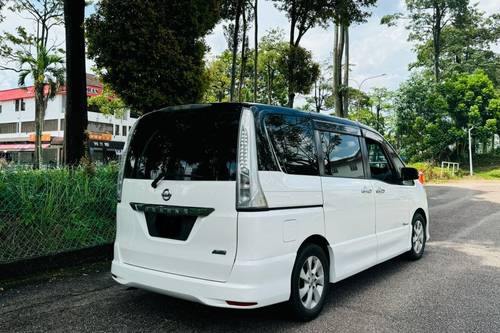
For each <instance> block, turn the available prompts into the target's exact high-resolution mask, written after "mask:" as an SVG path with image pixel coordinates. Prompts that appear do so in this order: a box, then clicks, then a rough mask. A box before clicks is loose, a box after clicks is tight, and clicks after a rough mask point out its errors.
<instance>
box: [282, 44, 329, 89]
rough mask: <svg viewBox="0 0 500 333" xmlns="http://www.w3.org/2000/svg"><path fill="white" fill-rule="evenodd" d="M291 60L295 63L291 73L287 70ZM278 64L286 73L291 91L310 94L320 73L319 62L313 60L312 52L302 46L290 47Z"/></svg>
mask: <svg viewBox="0 0 500 333" xmlns="http://www.w3.org/2000/svg"><path fill="white" fill-rule="evenodd" d="M291 58H293V61H292V60H290V59H291ZM290 62H291V63H293V67H292V72H291V73H290V72H289V71H288V70H287V69H288V64H289V63H290ZM277 65H278V68H279V70H280V72H281V73H285V77H286V80H287V82H288V85H289V91H291V92H293V93H294V94H297V93H298V94H308V93H309V92H310V91H311V87H312V85H313V84H314V82H315V81H316V80H317V79H318V77H319V74H320V70H319V64H318V63H316V62H314V61H313V59H312V54H311V52H310V51H308V50H306V49H305V48H303V47H300V46H295V47H291V48H290V47H288V48H287V49H286V51H285V52H284V53H283V54H281V56H280V57H279V58H278V62H277Z"/></svg>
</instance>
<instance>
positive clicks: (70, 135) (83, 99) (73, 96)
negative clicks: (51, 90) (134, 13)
mask: <svg viewBox="0 0 500 333" xmlns="http://www.w3.org/2000/svg"><path fill="white" fill-rule="evenodd" d="M84 15H85V0H65V1H64V22H65V28H66V112H65V125H64V160H65V163H66V164H67V165H78V164H79V163H80V160H81V159H82V157H84V156H85V144H86V142H85V141H86V140H87V137H86V135H85V130H86V129H87V122H88V119H87V82H86V73H85V36H84Z"/></svg>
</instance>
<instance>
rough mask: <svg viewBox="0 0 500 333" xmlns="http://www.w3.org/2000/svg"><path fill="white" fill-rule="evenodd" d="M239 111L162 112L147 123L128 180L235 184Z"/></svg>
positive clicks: (133, 146) (130, 158) (136, 139)
mask: <svg viewBox="0 0 500 333" xmlns="http://www.w3.org/2000/svg"><path fill="white" fill-rule="evenodd" d="M240 113H241V110H240V109H234V108H232V109H228V110H224V109H223V110H218V109H216V108H204V109H197V110H176V111H158V112H155V113H153V114H151V115H148V116H146V117H144V118H142V119H141V120H140V122H139V124H138V125H137V128H136V131H135V133H134V136H133V138H132V141H131V143H130V148H129V149H128V153H127V158H126V161H125V178H134V179H155V178H156V177H158V176H159V175H160V174H163V175H164V176H163V178H164V179H170V180H193V181H195V180H235V179H236V150H237V141H238V127H239V119H240Z"/></svg>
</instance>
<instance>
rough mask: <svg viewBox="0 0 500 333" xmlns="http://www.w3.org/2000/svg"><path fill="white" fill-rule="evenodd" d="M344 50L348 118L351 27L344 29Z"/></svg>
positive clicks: (345, 107)
mask: <svg viewBox="0 0 500 333" xmlns="http://www.w3.org/2000/svg"><path fill="white" fill-rule="evenodd" d="M344 44H345V46H344V48H345V60H344V61H345V62H344V84H343V87H342V92H343V101H342V108H343V112H342V113H343V116H344V117H345V118H347V114H348V111H349V26H347V25H346V26H345V27H344Z"/></svg>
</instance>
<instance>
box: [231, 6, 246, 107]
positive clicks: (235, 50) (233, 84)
mask: <svg viewBox="0 0 500 333" xmlns="http://www.w3.org/2000/svg"><path fill="white" fill-rule="evenodd" d="M242 1H243V0H238V1H237V3H236V15H235V18H234V31H233V45H232V64H231V87H230V89H229V100H230V101H231V102H234V90H235V88H236V58H237V56H238V34H239V32H240V15H241V5H242Z"/></svg>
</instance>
